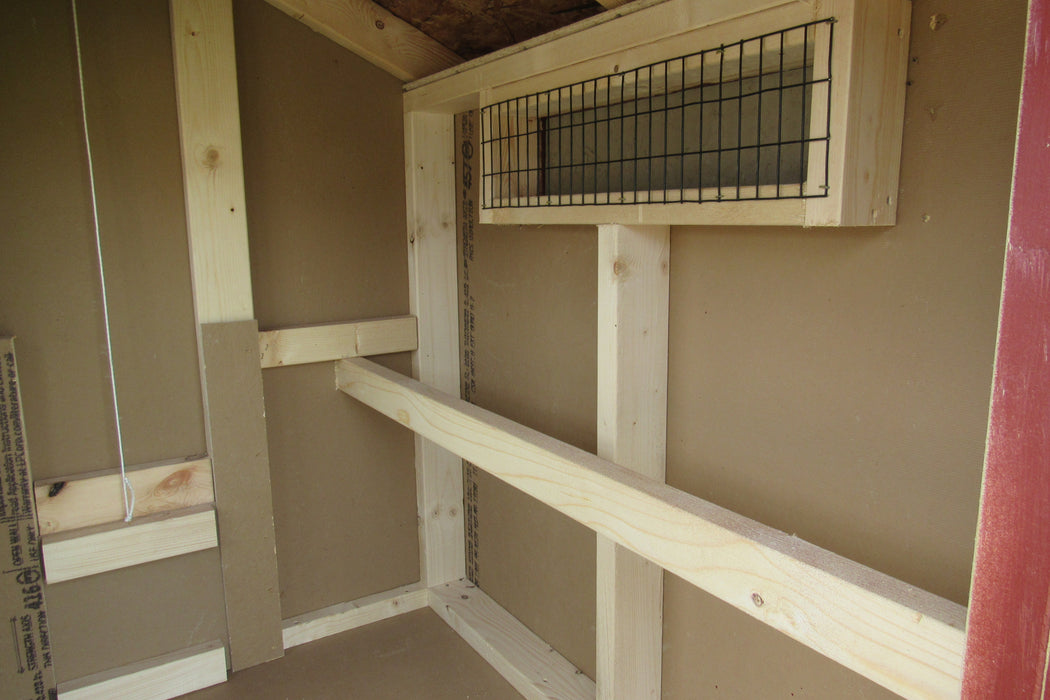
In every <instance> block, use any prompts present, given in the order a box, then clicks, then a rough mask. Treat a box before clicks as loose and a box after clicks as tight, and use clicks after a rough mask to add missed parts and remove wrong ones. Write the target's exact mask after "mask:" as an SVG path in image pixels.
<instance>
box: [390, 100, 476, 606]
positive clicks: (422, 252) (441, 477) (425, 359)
mask: <svg viewBox="0 0 1050 700" xmlns="http://www.w3.org/2000/svg"><path fill="white" fill-rule="evenodd" d="M454 154H455V133H454V129H453V123H452V118H451V117H450V116H447V115H444V114H426V113H411V114H406V115H405V170H406V172H405V182H406V187H407V192H406V197H407V206H408V264H409V275H408V283H409V306H410V310H411V313H412V315H413V316H415V317H416V318H417V319H418V320H419V329H418V333H419V349H418V350H417V351H416V352H415V353H413V355H412V370H413V373H414V374H415V376H416V377H418V378H419V380H420V381H421V382H424V383H426V384H428V385H430V386H433V387H437V388H439V389H441V390H442V391H447V392H455V393H457V394H458V392H459V335H458V329H459V313H458V308H459V306H458V296H457V294H458V267H457V264H456V210H455V204H454V202H455V198H454V194H455V193H454V189H453V187H454V182H455V156H454ZM416 498H417V501H418V514H419V527H420V531H419V555H420V567H419V569H420V576H421V578H422V582H423V585H424V586H426V587H428V588H429V587H432V586H436V585H439V584H442V583H449V582H451V581H457V580H459V579H461V578H463V577H464V575H465V573H466V564H465V559H464V557H465V551H466V544H465V540H464V527H463V464H462V461H461V460H460V458H459V457H457V456H456V455H454V454H451V453H450V452H448V451H446V450H444V449H442V448H440V447H438V446H437V445H435V444H433V443H432V442H430V441H428V440H425V439H423V438H421V437H419V436H418V435H417V436H416Z"/></svg>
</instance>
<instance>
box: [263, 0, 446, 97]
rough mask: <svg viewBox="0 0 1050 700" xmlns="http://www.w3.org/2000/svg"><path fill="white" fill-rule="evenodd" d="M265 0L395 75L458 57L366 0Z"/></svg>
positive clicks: (407, 75)
mask: <svg viewBox="0 0 1050 700" xmlns="http://www.w3.org/2000/svg"><path fill="white" fill-rule="evenodd" d="M266 1H267V2H269V3H270V4H271V5H273V6H274V7H276V8H278V9H279V10H281V11H282V12H284V13H285V14H288V15H290V16H291V17H294V18H295V19H297V20H299V21H300V22H302V23H303V24H305V25H306V26H308V27H310V28H311V29H313V30H314V31H315V32H318V33H319V34H322V35H324V36H326V37H328V38H329V39H331V40H332V41H334V42H335V43H337V44H339V45H340V46H342V47H343V48H345V49H349V50H350V51H353V52H354V53H356V54H357V55H358V56H360V57H361V58H363V59H365V60H366V61H368V62H369V63H371V64H373V65H375V66H378V67H379V68H382V69H383V70H385V71H386V72H387V73H390V74H391V75H393V76H395V77H397V78H399V79H401V80H415V79H418V78H423V77H425V76H428V75H431V74H432V73H437V72H438V71H442V70H445V69H446V68H449V67H450V66H455V65H456V64H458V63H462V61H463V59H461V58H460V57H459V56H457V55H456V54H455V53H453V52H452V51H450V50H448V49H447V48H445V47H444V46H442V45H441V44H439V43H438V42H436V41H434V40H433V39H431V38H430V37H429V36H427V35H426V34H424V33H423V32H421V31H419V30H418V29H416V28H415V27H413V26H412V25H411V24H409V23H408V22H405V21H404V20H402V19H400V18H398V17H397V16H396V15H394V14H392V13H391V12H389V11H387V10H386V9H384V8H383V7H381V6H380V5H378V4H376V3H374V2H371V1H370V0H266Z"/></svg>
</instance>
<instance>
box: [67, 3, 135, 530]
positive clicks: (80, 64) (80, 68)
mask: <svg viewBox="0 0 1050 700" xmlns="http://www.w3.org/2000/svg"><path fill="white" fill-rule="evenodd" d="M70 2H71V4H72V7H73V36H74V38H75V40H76V47H77V74H78V75H79V78H80V114H81V115H82V116H83V118H84V145H85V146H86V148H87V162H88V182H89V183H90V186H91V218H92V221H93V223H94V225H95V251H96V252H97V253H98V277H99V281H100V283H101V286H102V319H103V321H104V322H105V326H106V357H107V359H108V360H109V386H110V389H111V391H112V394H113V420H114V421H115V422H116V424H117V452H118V453H119V456H120V478H121V481H122V483H123V487H124V488H123V491H124V522H126V523H130V522H131V519H132V517H134V513H135V489H134V488H133V487H132V486H131V481H130V480H129V479H128V471H127V465H126V464H125V462H124V435H123V433H122V431H121V429H120V406H119V404H118V403H117V379H116V375H115V373H114V370H113V338H112V337H111V335H110V331H109V297H108V296H107V294H106V270H105V267H104V266H103V265H102V235H101V232H100V231H99V225H98V198H97V197H96V195H95V167H94V164H93V163H92V160H91V137H90V135H89V134H88V120H87V101H86V99H85V97H84V61H83V59H82V58H81V55H80V24H79V22H78V21H77V0H70Z"/></svg>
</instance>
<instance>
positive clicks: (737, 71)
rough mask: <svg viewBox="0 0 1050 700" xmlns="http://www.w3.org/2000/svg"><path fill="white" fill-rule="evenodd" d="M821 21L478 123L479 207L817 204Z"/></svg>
mask: <svg viewBox="0 0 1050 700" xmlns="http://www.w3.org/2000/svg"><path fill="white" fill-rule="evenodd" d="M833 27H834V20H833V19H827V20H821V21H818V22H811V23H809V24H805V25H800V26H797V27H791V28H789V29H784V30H782V31H778V32H773V33H770V34H764V35H762V36H757V37H753V38H750V39H743V40H741V41H738V42H736V43H733V44H727V45H723V46H720V47H718V48H714V49H708V50H705V51H700V52H697V53H693V54H689V55H687V56H680V57H677V58H672V59H669V60H666V61H660V62H659V63H653V64H650V65H647V66H642V67H640V68H636V69H633V70H629V71H624V72H621V73H616V74H613V75H606V76H602V77H599V78H594V79H591V80H586V81H582V82H579V83H574V84H572V85H566V86H563V87H559V88H555V89H553V90H548V91H546V92H539V93H536V94H532V95H526V96H522V97H516V98H513V99H509V100H505V101H503V102H499V103H496V104H493V105H491V106H488V107H485V108H483V109H482V111H481V132H482V133H481V149H482V156H483V158H484V178H483V183H482V184H483V188H482V206H483V207H484V208H487V209H491V208H504V207H538V206H539V207H542V206H571V205H586V204H638V203H671V202H709V201H742V200H760V199H796V198H803V197H824V196H827V194H828V165H827V163H828V148H829V143H830V132H829V122H830V115H831V99H830V96H831V41H832V31H833Z"/></svg>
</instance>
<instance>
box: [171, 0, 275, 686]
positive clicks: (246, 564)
mask: <svg viewBox="0 0 1050 700" xmlns="http://www.w3.org/2000/svg"><path fill="white" fill-rule="evenodd" d="M171 31H172V46H173V49H174V53H175V87H176V96H177V103H178V110H179V136H180V141H181V144H182V169H183V181H184V187H185V195H186V224H187V233H188V236H189V247H190V262H191V268H192V274H193V296H194V305H195V310H196V315H197V324H198V344H199V348H200V362H201V382H202V385H203V395H204V409H205V431H206V434H207V440H208V453H209V454H210V455H211V457H212V463H213V472H212V473H213V478H214V480H215V506H216V515H217V518H218V528H219V551H220V556H221V558H222V575H223V586H224V590H225V596H226V624H227V630H228V633H229V649H230V664H231V667H232V668H233V669H234V670H238V669H242V668H247V667H249V666H254V665H256V664H260V663H263V662H265V661H269V660H271V659H275V658H278V657H280V656H282V655H283V654H284V645H283V644H282V640H281V604H280V597H279V596H280V589H279V586H278V582H277V557H276V547H275V539H274V531H273V502H272V498H271V493H270V464H269V456H268V453H267V446H266V421H265V414H264V412H263V400H262V370H261V369H260V366H259V358H258V327H257V325H256V323H255V320H254V310H253V305H252V286H251V267H250V261H249V258H248V227H247V217H246V216H245V205H244V170H243V165H242V158H241V130H240V115H239V112H238V104H237V65H236V56H235V54H234V44H233V10H232V6H231V2H230V0H171Z"/></svg>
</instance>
